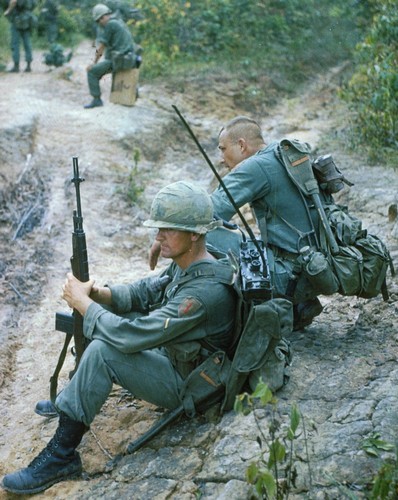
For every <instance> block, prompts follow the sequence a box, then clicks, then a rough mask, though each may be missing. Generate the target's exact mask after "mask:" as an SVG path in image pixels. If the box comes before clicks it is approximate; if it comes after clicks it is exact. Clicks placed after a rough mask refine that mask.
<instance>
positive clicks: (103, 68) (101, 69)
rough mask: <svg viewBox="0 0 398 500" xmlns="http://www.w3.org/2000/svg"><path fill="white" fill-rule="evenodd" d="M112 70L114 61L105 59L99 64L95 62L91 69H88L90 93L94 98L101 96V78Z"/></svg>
mask: <svg viewBox="0 0 398 500" xmlns="http://www.w3.org/2000/svg"><path fill="white" fill-rule="evenodd" d="M111 72H112V61H110V60H109V59H105V60H104V61H101V62H99V63H97V64H94V65H93V66H92V68H91V69H89V70H88V71H87V81H88V88H89V90H90V94H91V95H92V96H93V97H94V98H100V97H101V89H100V80H101V78H102V77H103V76H104V75H106V74H108V73H111Z"/></svg>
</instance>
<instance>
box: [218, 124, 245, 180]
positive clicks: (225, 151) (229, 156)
mask: <svg viewBox="0 0 398 500" xmlns="http://www.w3.org/2000/svg"><path fill="white" fill-rule="evenodd" d="M218 149H219V150H220V153H221V163H222V164H224V165H225V166H226V167H227V168H228V169H229V170H232V169H233V168H235V167H236V165H238V163H240V162H241V161H242V160H243V159H244V157H243V155H242V147H241V144H240V143H239V142H232V141H231V139H230V137H229V136H228V134H227V132H226V131H225V130H223V131H222V132H221V133H220V135H219V137H218Z"/></svg>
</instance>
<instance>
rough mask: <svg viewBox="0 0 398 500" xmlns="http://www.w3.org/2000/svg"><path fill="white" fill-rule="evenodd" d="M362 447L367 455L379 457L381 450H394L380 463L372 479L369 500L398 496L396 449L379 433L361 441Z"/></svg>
mask: <svg viewBox="0 0 398 500" xmlns="http://www.w3.org/2000/svg"><path fill="white" fill-rule="evenodd" d="M362 448H363V449H364V450H365V451H366V453H367V454H368V455H371V456H373V457H380V454H381V452H395V453H394V456H393V457H392V458H390V457H389V458H387V459H385V460H383V462H382V465H381V467H380V469H379V471H378V472H377V474H376V475H375V477H374V478H373V480H372V484H371V486H372V490H371V492H370V496H369V498H370V499H371V500H387V499H391V500H392V499H395V498H398V449H397V447H396V446H394V445H393V444H391V443H388V442H387V441H384V440H382V439H380V434H379V433H373V434H371V435H370V436H369V437H368V438H366V439H365V441H364V442H363V445H362Z"/></svg>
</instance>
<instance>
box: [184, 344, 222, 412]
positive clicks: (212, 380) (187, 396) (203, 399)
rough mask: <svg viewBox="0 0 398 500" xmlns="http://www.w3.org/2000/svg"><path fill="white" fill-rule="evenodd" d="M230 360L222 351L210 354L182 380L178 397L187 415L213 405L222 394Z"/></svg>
mask: <svg viewBox="0 0 398 500" xmlns="http://www.w3.org/2000/svg"><path fill="white" fill-rule="evenodd" d="M230 365H231V362H230V361H229V359H228V357H227V355H226V354H225V352H223V351H217V352H214V353H213V354H211V355H210V356H209V357H208V358H207V359H206V360H205V361H203V362H202V363H201V364H200V365H199V366H197V367H196V368H195V369H194V370H193V371H192V372H191V373H190V374H189V375H188V377H187V378H186V379H185V380H184V384H183V386H182V388H181V392H180V398H181V401H182V405H183V407H184V410H185V413H186V414H187V415H188V417H194V416H195V414H196V412H197V411H198V410H199V409H200V410H201V411H203V410H204V409H206V408H209V407H210V406H212V405H214V404H215V403H216V402H217V401H219V400H220V399H221V398H222V396H223V395H224V391H225V385H226V381H227V377H228V374H229V368H230Z"/></svg>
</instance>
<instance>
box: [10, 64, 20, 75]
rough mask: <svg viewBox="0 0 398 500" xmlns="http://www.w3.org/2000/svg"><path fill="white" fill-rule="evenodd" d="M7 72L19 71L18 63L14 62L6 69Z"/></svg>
mask: <svg viewBox="0 0 398 500" xmlns="http://www.w3.org/2000/svg"><path fill="white" fill-rule="evenodd" d="M8 72H9V73H19V64H16V63H14V66H13V67H12V68H11V69H10V70H8Z"/></svg>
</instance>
